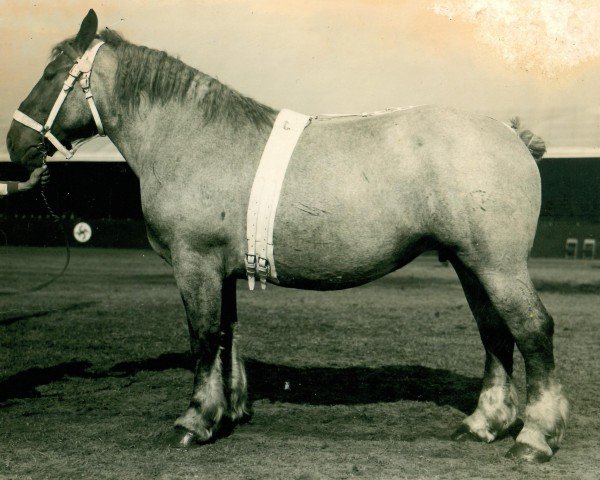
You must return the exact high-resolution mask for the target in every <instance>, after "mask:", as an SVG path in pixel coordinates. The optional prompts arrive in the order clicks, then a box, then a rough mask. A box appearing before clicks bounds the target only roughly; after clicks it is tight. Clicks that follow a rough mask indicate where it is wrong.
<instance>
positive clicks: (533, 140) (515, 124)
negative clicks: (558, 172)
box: [510, 117, 546, 162]
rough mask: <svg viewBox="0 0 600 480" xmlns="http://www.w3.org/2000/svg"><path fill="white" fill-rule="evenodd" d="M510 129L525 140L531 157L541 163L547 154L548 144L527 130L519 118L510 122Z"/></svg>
mask: <svg viewBox="0 0 600 480" xmlns="http://www.w3.org/2000/svg"><path fill="white" fill-rule="evenodd" d="M510 127H511V128H512V129H513V130H514V131H515V133H516V134H517V135H519V137H520V138H521V140H523V143H524V144H525V146H526V147H527V148H528V149H529V152H530V153H531V156H532V157H533V158H534V159H535V161H536V162H538V161H540V160H541V159H542V157H543V156H544V153H546V143H545V142H544V140H542V138H541V137H539V136H537V135H535V134H534V133H533V132H532V131H531V130H526V129H525V127H523V125H522V124H521V119H520V118H519V117H515V118H512V119H511V120H510Z"/></svg>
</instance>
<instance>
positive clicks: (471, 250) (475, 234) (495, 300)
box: [7, 10, 568, 462]
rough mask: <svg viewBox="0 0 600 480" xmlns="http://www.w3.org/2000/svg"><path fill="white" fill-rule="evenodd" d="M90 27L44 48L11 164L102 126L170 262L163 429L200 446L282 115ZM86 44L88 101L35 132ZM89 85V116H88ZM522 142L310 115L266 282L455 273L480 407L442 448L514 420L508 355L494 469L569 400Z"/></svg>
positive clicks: (438, 121)
mask: <svg viewBox="0 0 600 480" xmlns="http://www.w3.org/2000/svg"><path fill="white" fill-rule="evenodd" d="M97 29H98V18H97V16H96V14H95V13H94V11H93V10H90V12H89V13H88V14H87V16H86V17H85V18H84V20H83V22H82V24H81V27H80V29H79V31H78V33H77V35H76V36H75V37H72V38H71V39H68V40H65V41H63V42H61V43H59V44H58V45H57V46H56V47H54V49H53V53H52V56H51V59H50V63H49V64H48V65H47V67H46V68H45V70H44V73H43V76H42V77H41V79H40V80H39V81H38V83H37V84H36V85H35V86H34V88H33V90H32V91H31V93H30V94H29V96H28V97H27V98H26V99H25V100H24V101H23V102H22V103H21V105H20V107H19V111H20V112H22V117H23V116H29V118H31V119H35V120H34V121H33V123H32V125H34V127H35V128H30V126H31V125H29V126H28V125H24V124H23V121H13V123H12V124H11V127H10V130H9V132H8V136H7V147H8V150H9V152H10V157H11V159H12V161H14V162H17V163H20V164H23V165H25V166H28V167H36V166H39V165H41V164H42V163H43V162H44V159H45V156H46V155H47V154H51V153H54V151H55V150H56V148H57V147H56V145H63V146H64V147H65V148H66V149H67V150H68V149H69V148H70V147H71V145H73V144H74V142H76V141H79V140H82V139H86V138H89V137H92V136H94V135H95V134H97V133H98V132H99V130H100V128H102V129H103V130H104V131H105V133H106V135H107V136H108V137H109V138H110V140H111V141H112V142H113V143H114V145H115V146H116V147H117V148H118V150H119V151H120V152H121V154H122V155H123V157H124V158H125V160H126V161H127V162H128V164H129V165H130V166H131V168H132V170H133V172H134V173H135V174H136V175H137V177H138V178H139V181H140V190H141V200H142V209H143V215H144V219H145V224H146V227H147V235H148V240H149V242H150V245H151V246H152V248H153V249H154V250H155V251H156V252H157V253H158V255H160V256H161V257H162V258H163V259H164V260H166V262H168V263H169V264H170V265H171V266H172V269H173V274H174V277H175V281H176V284H177V287H178V289H179V292H180V294H181V298H182V300H183V304H184V307H185V312H186V317H187V325H188V330H189V334H190V345H191V351H192V354H193V356H194V358H195V362H196V367H195V374H194V385H193V390H192V394H191V400H190V403H189V407H188V408H187V409H186V411H185V412H184V413H183V414H182V415H181V416H180V417H179V418H178V419H177V420H176V421H175V426H176V427H177V428H178V429H180V430H181V431H180V432H179V431H178V433H177V435H178V436H177V441H178V442H179V444H180V446H182V447H189V446H192V445H196V444H203V443H206V442H208V441H212V440H214V439H216V438H218V437H219V436H224V435H222V432H224V431H225V429H226V428H228V429H231V428H232V427H233V426H235V425H236V424H239V423H241V422H242V421H244V420H245V419H247V417H248V415H249V407H248V401H247V378H246V374H245V370H244V366H243V362H242V358H241V356H240V353H239V351H238V346H237V343H236V325H237V310H236V281H237V280H239V279H244V278H245V275H246V269H245V254H246V235H245V228H246V214H247V209H248V202H249V194H250V191H251V188H252V184H253V178H254V175H255V172H256V170H257V167H258V164H259V161H260V158H261V154H262V151H263V149H264V147H265V144H266V142H267V139H268V137H269V134H270V131H271V128H272V126H273V123H274V119H275V117H276V115H277V113H278V112H277V111H276V110H274V109H272V108H270V107H268V106H265V105H263V104H261V103H259V102H257V101H255V100H252V99H251V98H248V97H246V96H244V95H242V94H240V93H238V92H237V91H235V90H233V89H231V88H229V87H228V86H226V85H224V84H222V83H220V82H219V81H218V80H216V79H215V78H212V77H210V76H209V75H206V74H204V73H201V72H199V71H198V70H196V69H194V68H192V67H189V66H188V65H186V64H184V63H183V62H181V61H180V60H178V59H175V58H173V57H171V56H169V55H168V54H166V53H165V52H161V51H157V50H153V49H150V48H147V47H143V46H137V45H134V44H131V43H129V42H128V41H126V40H125V39H124V38H123V37H122V36H120V35H119V34H118V33H116V32H114V31H111V30H108V29H106V30H104V31H102V32H101V33H98V32H97ZM98 39H100V40H102V41H103V42H104V44H103V45H102V46H101V48H99V49H97V55H96V57H95V60H93V61H94V64H93V71H91V72H90V70H91V65H87V67H85V66H84V67H81V70H84V71H86V72H87V75H88V90H87V91H86V94H85V96H84V94H83V93H82V91H81V90H79V89H77V88H75V89H72V92H71V93H70V95H69V96H68V97H66V100H64V103H63V104H62V107H61V108H60V111H59V112H58V113H57V114H56V112H54V113H53V114H52V115H54V116H55V122H54V124H53V125H51V126H50V127H48V125H46V127H48V128H44V127H41V125H42V124H38V123H36V122H43V121H44V119H46V118H48V116H49V115H50V111H51V108H52V106H53V102H54V100H55V99H56V97H57V95H58V94H59V92H61V91H62V90H63V89H66V88H67V87H63V84H62V82H63V80H64V78H65V75H66V74H67V72H68V71H69V69H70V68H71V67H72V65H73V64H74V62H75V63H76V64H77V62H78V61H79V63H81V61H80V58H79V57H81V56H82V55H84V52H88V49H89V47H90V45H92V43H93V42H97V41H98ZM83 64H85V62H83ZM86 68H87V70H86ZM90 74H91V77H90ZM73 76H75V75H73ZM89 82H91V83H89ZM71 84H72V82H71ZM90 87H93V88H92V90H93V102H92V103H94V104H95V106H94V108H95V109H96V112H93V109H92V110H90V109H89V108H88V107H87V104H86V98H87V100H88V102H89V96H90V95H88V93H89V91H90ZM96 117H99V118H98V119H97V118H96ZM15 118H16V117H15ZM21 120H22V118H21ZM97 120H101V124H102V127H100V125H98V122H97ZM30 123H31V122H30ZM519 134H520V135H519ZM522 134H523V132H522V131H521V132H519V131H516V132H515V131H514V130H511V129H510V128H507V127H506V125H503V124H502V123H501V122H499V121H497V120H494V119H492V118H489V117H486V116H483V115H478V114H472V113H466V112H461V111H459V110H456V109H453V108H446V107H438V106H419V107H414V108H410V109H406V110H399V111H395V112H390V113H387V114H384V115H374V116H365V117H363V116H357V117H340V118H327V119H318V118H316V119H314V120H313V121H312V122H311V123H310V124H309V125H308V126H307V127H306V128H305V130H304V131H303V133H302V135H301V137H300V139H299V141H298V143H297V145H296V147H295V149H294V151H293V155H292V157H291V160H290V163H289V167H288V170H287V173H286V176H285V180H284V183H283V187H282V190H281V195H280V198H279V203H278V207H277V211H276V212H277V213H276V217H275V227H274V233H273V238H274V254H275V257H276V259H277V271H278V275H277V278H276V279H270V280H269V281H270V282H272V283H276V284H277V285H280V286H282V287H291V288H300V289H313V290H335V289H343V288H350V287H355V286H358V285H361V284H364V283H366V282H370V281H372V280H375V279H377V278H380V277H382V276H383V275H385V274H387V273H389V272H392V271H394V270H397V269H399V268H401V267H402V266H404V265H406V264H408V263H409V262H411V261H412V260H413V259H415V258H416V257H417V256H419V255H420V254H422V253H423V252H426V251H437V252H439V254H440V256H442V257H443V258H445V259H447V260H449V261H450V263H451V264H452V266H453V267H454V269H455V270H456V273H457V275H458V278H459V280H460V282H461V285H462V287H463V290H464V293H465V296H466V298H467V301H468V304H469V306H470V308H471V310H472V313H473V316H474V317H475V320H476V322H477V325H478V327H479V331H480V336H481V340H482V343H483V346H484V348H485V366H484V374H483V382H482V389H481V393H480V395H479V400H478V403H477V405H476V407H475V410H474V411H473V413H472V414H471V415H468V416H467V417H466V418H464V420H463V421H462V422H461V424H460V425H459V426H458V428H457V429H456V430H455V431H454V433H453V434H452V435H451V436H452V438H453V439H456V440H467V439H468V440H477V441H483V442H492V441H493V440H495V439H497V438H498V437H502V436H503V435H505V434H506V432H507V431H508V430H509V429H510V428H511V427H512V426H513V425H514V424H515V422H516V421H517V402H518V401H517V393H516V389H515V387H514V385H513V381H512V373H513V351H514V346H515V345H516V346H517V347H518V349H519V351H520V352H521V354H522V356H523V358H524V362H525V373H526V377H527V405H526V409H525V418H524V425H523V428H522V429H521V430H520V433H519V434H518V436H517V437H516V441H515V443H514V444H513V445H512V446H511V448H510V450H509V451H508V453H507V456H508V457H512V458H515V459H521V460H527V461H532V462H544V461H548V460H549V459H550V458H551V457H552V456H553V454H554V453H555V452H556V450H557V449H558V448H559V445H560V443H561V440H562V437H563V434H564V430H565V425H566V422H567V413H568V400H567V399H566V396H565V395H564V393H563V392H562V387H561V384H560V382H559V380H558V378H557V375H556V373H555V362H554V355H553V340H552V338H553V328H554V327H553V319H552V317H551V315H550V314H549V313H548V312H547V310H546V309H545V307H544V305H543V304H542V302H541V301H540V299H539V297H538V295H537V293H536V291H535V288H534V286H533V283H532V281H531V279H530V276H529V273H528V268H527V260H528V256H529V251H530V249H531V246H532V243H533V238H534V235H535V231H536V226H537V220H538V216H539V211H540V203H541V200H540V197H541V182H540V176H539V171H538V168H537V164H536V161H535V159H534V158H533V156H532V151H533V150H532V151H530V149H529V148H528V146H527V145H526V144H525V142H524V141H523V139H522V138H520V136H521V137H523V135H522ZM40 135H41V136H40ZM530 138H531V137H530ZM49 140H51V141H49ZM55 140H58V143H56V142H55ZM528 143H531V140H530V141H529V142H528ZM534 153H535V152H534ZM368 334H369V332H368V331H365V335H368ZM226 426H227V427H226Z"/></svg>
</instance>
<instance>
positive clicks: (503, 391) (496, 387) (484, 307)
mask: <svg viewBox="0 0 600 480" xmlns="http://www.w3.org/2000/svg"><path fill="white" fill-rule="evenodd" d="M453 264H454V268H455V270H456V272H457V274H458V277H459V279H460V281H461V284H462V286H463V289H464V292H465V295H466V297H467V300H468V302H469V306H470V307H471V310H472V312H473V316H474V317H475V319H476V321H477V325H478V327H479V333H480V335H481V340H482V342H483V346H484V347H485V370H484V375H483V386H482V389H481V393H480V395H479V401H478V402H477V408H476V409H475V411H474V412H473V413H472V414H471V415H469V416H468V417H467V418H465V419H464V420H463V422H462V424H461V425H460V427H458V429H457V430H456V431H455V432H454V433H453V435H452V438H453V439H455V440H471V439H472V440H480V441H484V442H491V441H493V440H495V439H496V438H497V437H498V436H499V435H500V434H501V433H502V432H504V431H506V430H507V429H508V428H509V427H510V426H511V425H512V424H513V423H514V422H515V420H516V418H517V392H516V389H515V387H514V385H513V383H512V378H511V377H512V369H513V350H514V345H515V341H514V338H513V336H512V334H511V333H510V331H509V330H508V327H507V326H506V324H505V323H504V321H503V320H502V318H501V317H500V316H499V315H498V313H497V312H496V311H495V310H494V308H493V306H492V303H491V302H490V299H489V297H488V296H487V293H486V291H485V289H484V288H483V286H482V284H481V282H479V280H478V279H477V277H476V276H475V275H473V274H472V273H471V272H470V271H469V270H468V269H467V268H465V267H464V266H463V265H462V263H460V261H457V260H454V261H453Z"/></svg>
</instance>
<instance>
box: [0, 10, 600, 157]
mask: <svg viewBox="0 0 600 480" xmlns="http://www.w3.org/2000/svg"><path fill="white" fill-rule="evenodd" d="M89 8H94V9H95V10H96V13H97V14H98V17H99V21H100V27H101V28H103V27H105V26H107V27H110V28H113V29H115V30H117V31H119V32H120V33H122V34H123V35H124V36H125V37H126V38H127V39H128V40H129V41H131V42H133V43H136V44H142V45H146V46H149V47H153V48H157V49H160V50H166V51H167V52H169V53H170V54H172V55H175V56H179V57H180V58H181V59H182V60H183V61H185V62H186V63H188V64H189V65H192V66H194V67H196V68H197V69H199V70H201V71H202V72H204V73H207V74H209V75H212V76H214V77H217V78H218V79H219V80H220V81H222V82H223V83H226V84H227V85H229V86H231V87H233V88H235V89H236V90H238V91H240V92H242V93H244V94H246V95H249V96H251V97H253V98H255V99H256V100H259V101H261V102H263V103H266V104H268V105H271V106H273V107H275V108H283V107H286V108H291V109H293V110H297V111H300V112H303V113H307V114H317V113H338V112H363V111H373V110H381V109H384V108H386V107H395V106H406V105H419V104H441V105H450V106H455V107H459V108H461V109H465V110H471V111H477V112H483V113H489V114H492V115H493V116H496V117H497V118H499V119H502V120H506V119H508V118H509V116H511V115H515V114H520V115H521V116H522V117H523V119H524V121H525V123H526V124H527V125H529V126H531V128H532V129H535V128H537V129H538V130H537V131H536V133H540V134H542V135H547V136H550V138H547V141H548V142H549V143H550V145H551V146H552V143H553V142H554V144H555V145H557V144H560V145H563V144H569V142H571V144H573V143H585V144H586V146H589V147H600V88H599V87H600V34H599V33H598V32H600V2H596V1H590V0H546V1H544V2H540V1H537V0H404V1H403V0H329V1H327V0H320V1H316V0H304V1H302V2H291V1H284V0H279V1H276V0H257V1H246V0H227V1H225V0H196V1H189V0H179V1H164V0H154V1H140V0H137V1H127V2H125V1H120V2H117V1H114V0H106V1H97V2H85V1H64V0H63V1H60V2H57V1H47V0H41V1H35V2H34V1H24V0H19V1H17V0H0V65H2V75H0V91H1V92H2V95H1V96H0V151H4V150H5V148H6V147H5V145H4V138H5V135H6V130H7V128H8V125H9V123H10V118H11V115H12V112H13V110H14V109H15V108H16V107H17V106H18V104H19V103H20V102H21V101H22V100H23V99H24V98H25V97H26V95H27V94H28V92H29V91H30V89H31V88H32V87H33V85H34V84H35V82H36V81H37V80H38V78H39V76H40V75H41V72H42V70H43V68H44V66H45V65H46V64H47V58H48V54H49V51H50V48H51V47H52V45H54V44H55V43H57V42H59V41H61V40H63V39H64V38H66V37H69V36H71V35H73V34H75V33H76V32H77V30H78V28H79V24H80V22H81V20H82V19H83V17H84V16H85V14H86V13H87V10H88V9H89ZM556 119H559V120H556ZM557 122H558V124H557ZM561 122H562V123H561ZM557 125H559V126H560V125H562V126H560V128H559V127H557ZM559 130H560V131H559ZM577 132H580V133H581V132H585V135H579V137H577V135H578V134H577Z"/></svg>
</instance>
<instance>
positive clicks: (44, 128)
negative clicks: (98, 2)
mask: <svg viewBox="0 0 600 480" xmlns="http://www.w3.org/2000/svg"><path fill="white" fill-rule="evenodd" d="M97 28H98V17H97V16H96V13H95V12H94V11H93V10H90V11H89V13H88V14H87V16H86V17H85V18H84V20H83V22H82V23H81V28H80V30H79V33H78V34H77V35H76V36H75V37H74V38H73V39H72V40H70V41H67V42H63V43H62V44H61V46H60V52H58V53H57V54H56V55H54V58H53V59H52V61H51V62H50V64H49V65H48V66H47V67H46V68H45V70H44V74H43V75H42V78H41V79H40V80H39V81H38V82H37V84H36V85H35V86H34V87H33V90H32V91H31V93H30V94H29V96H28V97H27V98H26V99H25V100H24V101H23V103H21V105H20V106H19V109H18V110H17V112H15V116H14V117H13V118H14V120H13V122H12V124H11V126H10V130H9V132H8V135H7V138H6V145H7V147H8V152H9V154H10V158H11V160H12V161H13V162H16V163H20V164H23V165H27V166H30V167H35V166H39V165H41V163H42V162H43V160H44V158H45V156H46V155H52V154H53V153H54V152H55V151H56V150H57V149H58V150H61V152H62V153H63V154H65V156H67V157H69V151H70V149H71V144H72V142H73V141H75V140H78V139H83V138H87V137H90V136H92V135H93V134H95V133H96V132H97V130H101V128H102V127H101V125H102V124H101V123H99V118H98V121H95V118H94V115H93V113H94V112H93V110H94V109H95V105H94V106H93V107H92V105H91V104H93V101H92V102H90V106H89V107H88V102H87V101H86V90H85V87H84V83H83V79H85V77H86V75H87V81H88V82H89V72H90V70H91V64H90V62H89V61H88V59H87V58H88V57H89V52H90V49H91V48H92V47H93V45H94V44H95V43H96V42H98V40H95V37H96V30H97ZM95 50H96V51H97V48H96V49H95ZM96 51H94V52H93V54H94V55H95V53H96ZM92 62H93V56H92ZM86 70H87V72H86ZM75 75H77V77H75V78H74V76H75ZM65 79H66V81H65ZM77 81H79V82H81V84H82V87H83V88H72V87H73V85H74V84H75V86H76V87H77ZM69 85H70V86H71V87H69ZM88 85H89V83H88ZM88 91H89V89H88ZM67 94H68V95H67ZM59 102H60V104H59ZM95 114H96V115H97V111H96V112H95ZM100 133H102V132H100ZM63 149H64V151H63ZM65 152H66V153H65Z"/></svg>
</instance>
